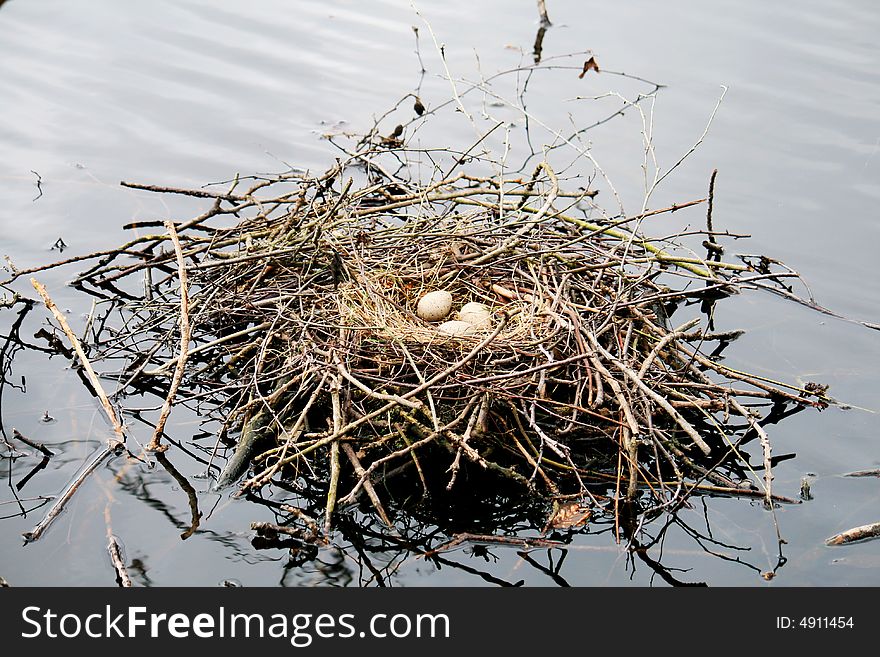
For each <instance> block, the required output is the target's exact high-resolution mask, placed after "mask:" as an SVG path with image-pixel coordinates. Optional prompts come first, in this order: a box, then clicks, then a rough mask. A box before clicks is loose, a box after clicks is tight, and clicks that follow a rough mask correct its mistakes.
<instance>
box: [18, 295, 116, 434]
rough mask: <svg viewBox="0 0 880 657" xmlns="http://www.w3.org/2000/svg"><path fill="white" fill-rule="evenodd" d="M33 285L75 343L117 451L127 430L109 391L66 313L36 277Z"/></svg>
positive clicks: (71, 341) (68, 337)
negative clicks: (109, 396)
mask: <svg viewBox="0 0 880 657" xmlns="http://www.w3.org/2000/svg"><path fill="white" fill-rule="evenodd" d="M31 285H33V286H34V289H35V290H36V291H37V292H38V293H39V295H40V296H41V297H42V298H43V302H44V303H45V304H46V308H48V309H49V311H50V312H51V313H52V315H53V316H54V317H55V319H56V320H57V321H58V323H59V324H60V325H61V329H62V330H63V331H64V334H65V335H66V336H67V339H68V340H70V343H71V344H72V345H73V348H74V350H75V351H76V355H77V356H79V360H80V362H81V363H82V366H83V369H84V370H85V371H86V375H87V376H88V378H89V382H90V383H91V384H92V389H93V390H94V392H95V394H96V395H97V396H98V399H100V400H101V405H102V406H103V407H104V412H105V413H106V414H107V417H108V418H109V420H110V423H111V424H112V425H113V431H114V432H115V433H116V440H115V441H113V440H108V451H116V449H117V448H118V447H120V446H122V445H124V444H125V430H124V429H123V428H122V424H121V423H120V422H119V418H118V417H117V416H116V411H114V410H113V405H112V404H111V403H110V400H109V399H108V398H107V393H106V392H104V388H103V386H102V385H101V381H100V380H99V379H98V375H97V374H95V370H94V369H93V368H92V364H91V363H90V362H89V359H88V358H87V357H86V354H85V352H84V351H83V348H82V345H81V344H80V342H79V339H78V338H77V337H76V334H75V333H74V332H73V331H72V330H71V328H70V325H69V324H68V323H67V319H66V318H65V317H64V314H63V313H62V312H61V311H60V310H58V306H56V305H55V302H54V301H52V297H50V296H49V293H48V292H47V291H46V288H45V287H44V286H43V285H42V284H41V283H39V282H38V281H37V280H36V279H35V278H32V279H31Z"/></svg>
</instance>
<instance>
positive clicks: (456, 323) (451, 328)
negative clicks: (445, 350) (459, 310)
mask: <svg viewBox="0 0 880 657" xmlns="http://www.w3.org/2000/svg"><path fill="white" fill-rule="evenodd" d="M476 330H477V329H476V327H475V326H474V325H473V324H471V323H469V322H463V321H461V320H460V319H451V320H449V321H448V322H443V323H442V324H441V325H440V326H438V327H437V331H438V332H440V333H443V334H444V335H452V336H456V337H458V336H462V335H471V334H473V333H474V331H476Z"/></svg>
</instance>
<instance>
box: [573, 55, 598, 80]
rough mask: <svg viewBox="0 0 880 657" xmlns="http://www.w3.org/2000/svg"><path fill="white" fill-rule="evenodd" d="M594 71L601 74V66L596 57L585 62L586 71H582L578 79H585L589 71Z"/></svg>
mask: <svg viewBox="0 0 880 657" xmlns="http://www.w3.org/2000/svg"><path fill="white" fill-rule="evenodd" d="M591 69H592V70H594V71H596V73H598V72H599V65H598V64H597V63H596V58H595V57H590V58H589V59H588V60H587V61H585V62H584V70H583V71H581V74H580V75H579V76H578V79H583V77H584V76H585V75H586V74H587V71H589V70H591Z"/></svg>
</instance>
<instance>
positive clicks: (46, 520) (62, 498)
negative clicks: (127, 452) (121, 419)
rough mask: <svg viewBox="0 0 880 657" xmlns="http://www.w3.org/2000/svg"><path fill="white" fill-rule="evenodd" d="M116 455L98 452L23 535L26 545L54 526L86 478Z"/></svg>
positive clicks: (110, 451)
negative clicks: (54, 522) (43, 514)
mask: <svg viewBox="0 0 880 657" xmlns="http://www.w3.org/2000/svg"><path fill="white" fill-rule="evenodd" d="M117 444H119V443H117ZM114 453H115V452H114V450H113V449H111V448H110V447H105V448H104V449H102V450H101V451H100V452H98V454H97V455H96V456H95V457H94V458H93V459H92V460H91V461H90V462H89V464H88V465H87V466H86V468H85V469H84V470H83V471H82V472H81V473H80V474H79V475H78V476H77V477H76V479H74V480H73V482H71V484H70V485H69V486H68V487H67V488H66V489H65V490H64V492H63V493H62V494H61V495H59V496H58V498H57V499H56V500H55V502H54V504H52V506H51V508H50V509H49V510H48V511H47V512H46V515H45V516H43V519H42V520H40V522H38V523H37V525H36V526H35V527H34V528H33V529H32V530H31V531H29V532H25V533H24V534H22V536H23V537H24V541H25V543H26V544H27V543H33V542H34V541H36V540H38V539H39V538H40V537H41V536H42V535H43V532H45V531H46V529H48V527H49V525H51V524H52V521H53V520H55V518H57V517H58V516H59V515H61V512H62V511H63V510H64V505H65V504H67V503H68V502H69V501H70V498H72V497H73V494H74V493H76V491H77V490H78V489H79V487H80V486H81V485H82V483H83V482H84V481H85V480H86V478H87V477H88V476H89V475H90V474H92V472H94V471H95V470H96V469H97V468H98V466H99V465H101V463H103V462H104V460H105V459H106V458H107V457H108V456H110V455H111V454H114Z"/></svg>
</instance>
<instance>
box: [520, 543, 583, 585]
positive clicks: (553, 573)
mask: <svg viewBox="0 0 880 657" xmlns="http://www.w3.org/2000/svg"><path fill="white" fill-rule="evenodd" d="M517 554H518V555H519V556H520V557H521V558H522V559H523V560H524V561H526V562H528V563H529V565H531V566H533V567H534V568H535V569H536V570H538V571H540V572H542V573H544V574H546V575H547V576H549V577H550V579H552V580H553V581H554V582H556V584H558V585H559V586H563V587H569V586H571V584H569V583H568V582H567V581H566V580H565V578H564V577H563V576H562V575H560V574H559V571H560V570H562V564H563V563H564V562H565V557H566V555H568V550H560V557H559V562H558V563H557V564H556V565H555V566H553V565H552V561H553V550H547V559H548V560H549V561H550V562H551V565H550V567H548V566H544V565H541V564H539V563H538V562H537V561H535V559H534V558H532V555H531V554H529V553H528V552H517Z"/></svg>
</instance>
